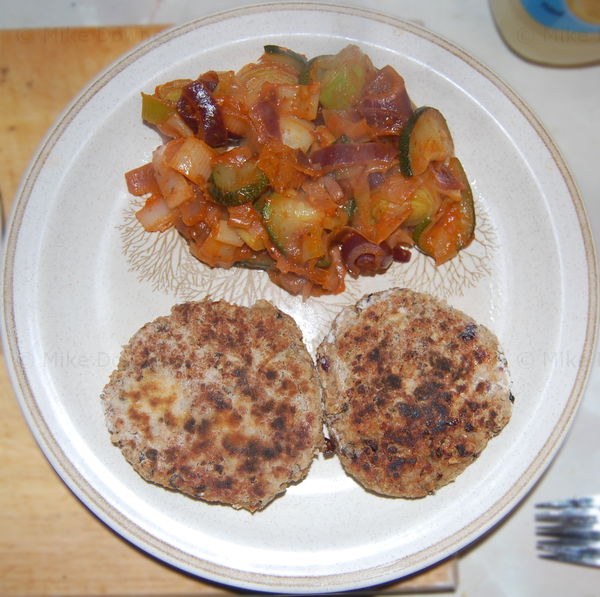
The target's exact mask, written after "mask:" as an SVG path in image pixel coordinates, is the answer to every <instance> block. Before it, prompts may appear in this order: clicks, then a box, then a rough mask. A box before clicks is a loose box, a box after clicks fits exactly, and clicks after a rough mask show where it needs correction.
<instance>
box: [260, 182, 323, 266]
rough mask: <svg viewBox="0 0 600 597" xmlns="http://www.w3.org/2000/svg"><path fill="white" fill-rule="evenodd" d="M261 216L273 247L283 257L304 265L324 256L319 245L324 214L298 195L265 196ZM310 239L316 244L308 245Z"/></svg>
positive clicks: (293, 193)
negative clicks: (310, 260)
mask: <svg viewBox="0 0 600 597" xmlns="http://www.w3.org/2000/svg"><path fill="white" fill-rule="evenodd" d="M261 215H262V218H263V221H264V223H265V228H266V229H267V232H268V233H269V236H270V237H271V240H272V241H273V244H274V245H275V246H276V247H277V248H278V249H279V250H280V251H281V252H282V253H283V254H284V255H286V256H288V257H290V258H292V259H294V260H295V261H298V262H301V263H304V262H306V261H308V260H309V259H313V258H315V257H321V256H322V255H323V254H324V247H322V246H321V243H319V239H320V236H321V232H322V227H321V223H322V221H323V214H322V213H321V212H320V211H319V210H318V209H315V208H314V207H313V206H312V205H311V204H310V203H309V202H308V201H307V200H306V199H305V198H304V197H303V195H302V194H301V193H295V192H292V193H287V194H280V193H273V194H272V195H268V196H267V197H266V198H265V201H264V203H263V204H262V209H261ZM317 236H318V238H317ZM311 238H314V239H315V241H316V242H314V243H311V242H310V239H311ZM306 239H308V242H305V241H306Z"/></svg>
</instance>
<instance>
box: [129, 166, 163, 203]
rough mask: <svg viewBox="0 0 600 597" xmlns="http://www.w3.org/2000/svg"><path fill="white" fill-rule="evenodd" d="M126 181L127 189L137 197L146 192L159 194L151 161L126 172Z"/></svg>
mask: <svg viewBox="0 0 600 597" xmlns="http://www.w3.org/2000/svg"><path fill="white" fill-rule="evenodd" d="M125 182H126V183H127V190H128V191H129V192H130V193H131V194H132V195H135V196H136V197H139V196H140V195H145V194H146V193H153V194H157V193H158V192H159V189H158V185H157V184H156V179H155V178H154V168H153V166H152V163H151V162H150V163H148V164H144V165H143V166H140V167H139V168H134V169H133V170H129V172H126V173H125Z"/></svg>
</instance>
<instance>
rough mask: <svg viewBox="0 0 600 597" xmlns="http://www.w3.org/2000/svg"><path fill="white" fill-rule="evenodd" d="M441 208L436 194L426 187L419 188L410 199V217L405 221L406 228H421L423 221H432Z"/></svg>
mask: <svg viewBox="0 0 600 597" xmlns="http://www.w3.org/2000/svg"><path fill="white" fill-rule="evenodd" d="M439 206H440V200H439V198H438V197H437V194H436V193H433V192H432V191H430V190H429V189H428V188H427V187H426V186H421V187H419V188H418V189H417V190H416V191H415V192H414V193H413V194H412V195H411V197H410V215H409V216H408V218H406V220H405V221H404V225H405V226H419V224H421V223H422V222H423V220H426V219H428V220H431V218H432V217H433V216H434V215H435V213H436V212H437V210H438V208H439Z"/></svg>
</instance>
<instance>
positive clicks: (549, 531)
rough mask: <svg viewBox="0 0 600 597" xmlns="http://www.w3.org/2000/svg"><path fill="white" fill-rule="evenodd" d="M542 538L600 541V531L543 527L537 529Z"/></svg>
mask: <svg viewBox="0 0 600 597" xmlns="http://www.w3.org/2000/svg"><path fill="white" fill-rule="evenodd" d="M536 534H537V535H539V536H540V537H557V538H561V539H574V540H577V539H581V540H583V541H592V542H593V541H600V530H594V529H591V530H590V529H578V528H572V527H556V526H541V527H537V528H536Z"/></svg>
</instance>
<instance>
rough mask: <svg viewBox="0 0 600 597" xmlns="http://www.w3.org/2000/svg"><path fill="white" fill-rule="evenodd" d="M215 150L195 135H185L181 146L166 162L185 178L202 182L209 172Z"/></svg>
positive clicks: (197, 182)
mask: <svg viewBox="0 0 600 597" xmlns="http://www.w3.org/2000/svg"><path fill="white" fill-rule="evenodd" d="M214 155H215V151H214V149H213V148H212V147H210V146H209V145H207V144H206V143H205V142H204V141H202V140H201V139H198V138H197V137H186V139H185V141H184V142H183V144H182V145H181V147H180V148H179V149H178V150H177V151H176V152H175V154H174V155H173V156H172V157H171V159H170V160H169V162H168V166H170V167H171V168H173V169H174V170H177V172H179V173H180V174H183V175H184V176H185V177H186V178H188V179H189V180H191V181H192V182H195V183H196V184H202V183H204V182H206V180H207V179H208V177H209V176H210V172H211V161H212V158H213V156H214Z"/></svg>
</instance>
